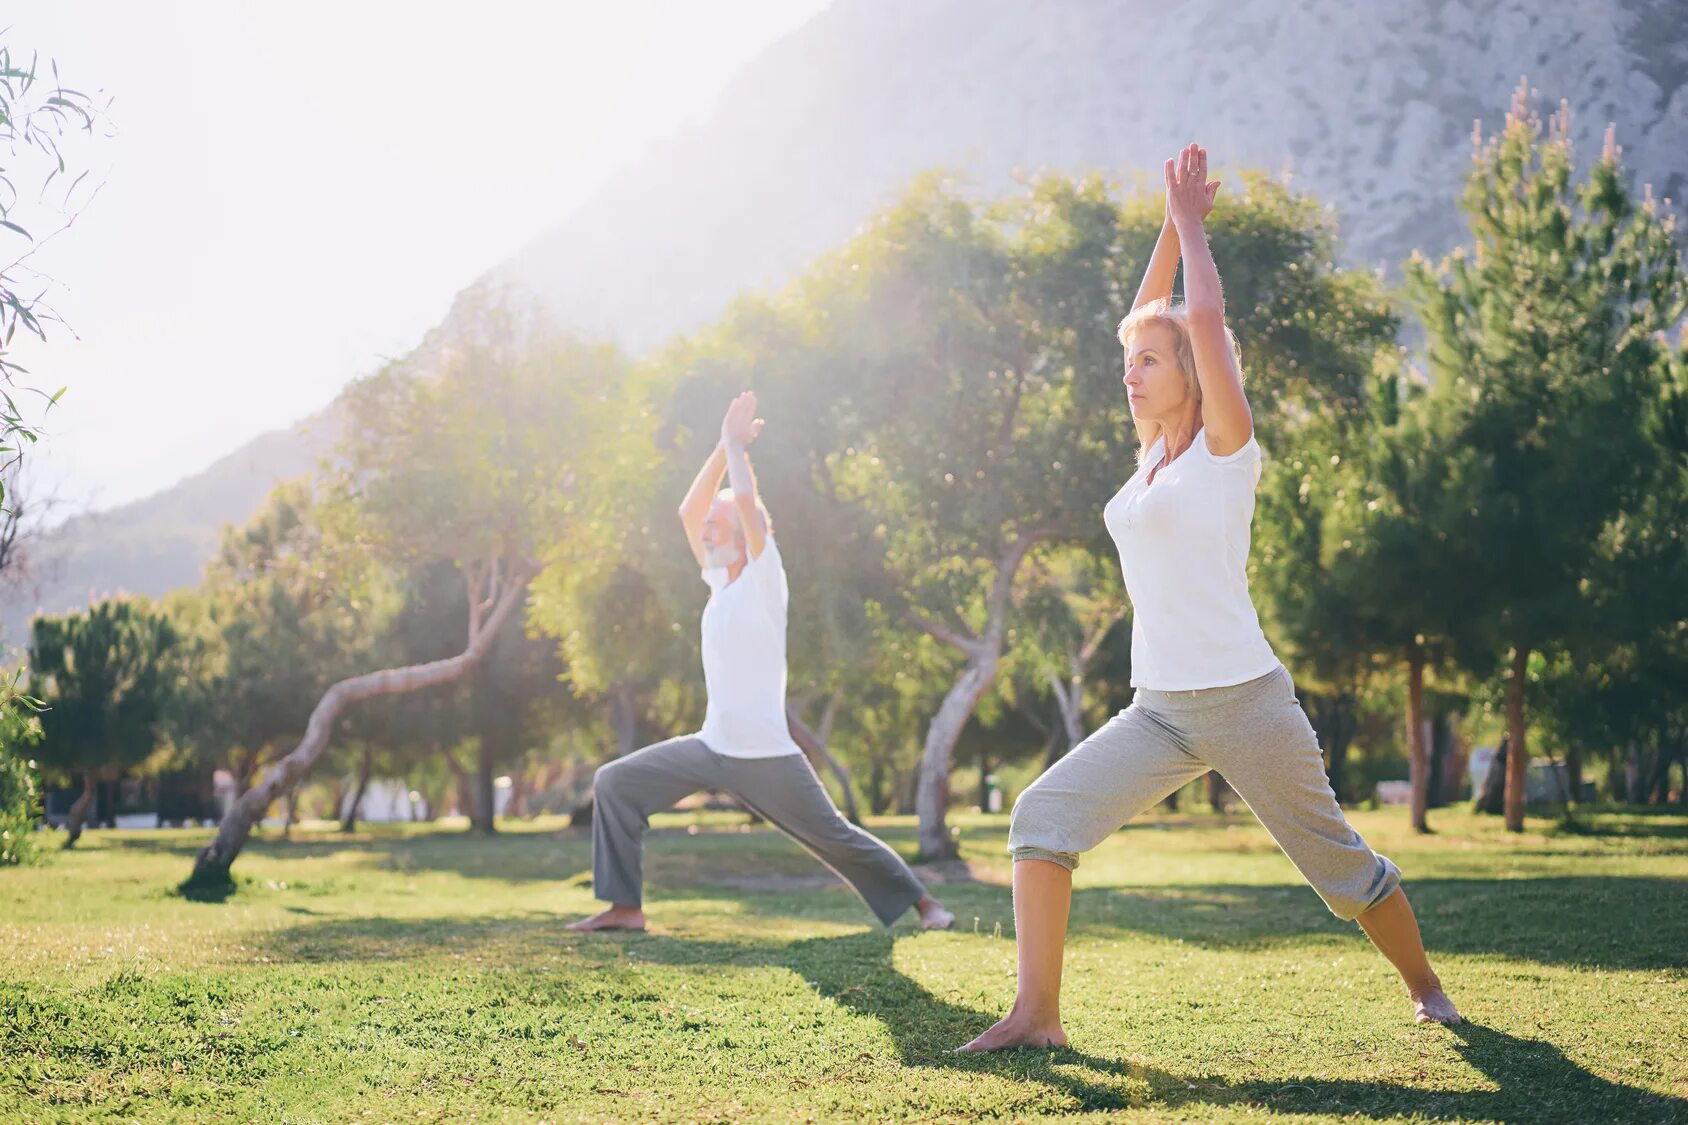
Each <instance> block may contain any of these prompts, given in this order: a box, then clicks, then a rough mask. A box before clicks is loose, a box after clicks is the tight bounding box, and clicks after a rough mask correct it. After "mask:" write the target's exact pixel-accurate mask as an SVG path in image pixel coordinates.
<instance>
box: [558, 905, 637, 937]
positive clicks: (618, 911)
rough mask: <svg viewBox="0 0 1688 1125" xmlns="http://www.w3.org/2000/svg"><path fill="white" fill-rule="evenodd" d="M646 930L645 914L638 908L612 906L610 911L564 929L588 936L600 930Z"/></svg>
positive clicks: (570, 924) (572, 923)
mask: <svg viewBox="0 0 1688 1125" xmlns="http://www.w3.org/2000/svg"><path fill="white" fill-rule="evenodd" d="M644 928H645V912H644V911H643V910H641V909H640V908H639V907H637V906H620V905H616V906H612V907H610V908H609V909H608V910H601V911H599V912H598V913H596V914H594V915H592V917H590V918H582V919H581V920H580V921H578V922H570V923H569V924H568V925H566V926H564V927H563V929H565V930H568V931H570V932H572V933H577V934H586V933H594V932H596V931H599V930H642V929H644Z"/></svg>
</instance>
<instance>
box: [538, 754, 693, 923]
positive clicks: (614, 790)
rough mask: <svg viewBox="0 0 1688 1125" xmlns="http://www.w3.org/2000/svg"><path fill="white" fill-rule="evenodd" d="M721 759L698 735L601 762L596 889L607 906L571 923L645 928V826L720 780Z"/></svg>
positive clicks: (596, 785)
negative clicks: (681, 800) (683, 799)
mask: <svg viewBox="0 0 1688 1125" xmlns="http://www.w3.org/2000/svg"><path fill="white" fill-rule="evenodd" d="M718 761H719V759H718V758H717V757H716V756H715V755H714V754H712V753H711V752H710V750H709V748H708V747H707V746H705V745H704V744H703V742H702V741H701V740H699V739H696V738H671V739H669V740H668V741H667V742H659V743H657V744H656V745H654V746H647V747H645V748H644V749H643V750H636V751H634V752H633V753H631V754H629V755H627V756H626V757H625V758H618V759H616V760H615V761H613V762H610V763H609V764H608V765H605V766H601V767H599V769H598V772H597V774H595V775H594V777H593V780H592V803H593V809H592V893H593V894H594V895H596V896H597V897H598V898H599V899H601V900H602V901H604V902H607V903H610V904H611V905H610V907H609V909H607V910H603V911H600V912H599V913H597V914H594V915H593V916H592V917H590V918H583V919H581V920H580V921H578V922H574V923H572V924H570V925H569V926H567V927H565V928H566V929H569V930H573V931H576V932H585V931H592V930H642V929H644V928H645V912H644V901H645V876H644V859H645V830H646V829H647V828H649V827H650V822H651V814H652V813H656V812H661V811H662V810H663V809H666V808H668V807H670V806H671V805H673V804H674V802H676V801H678V800H680V799H681V798H682V797H685V796H687V795H688V794H691V793H695V792H697V791H698V790H699V789H705V788H712V787H714V786H716V785H719V784H720V781H721V779H720V778H719V777H718V776H717V775H718V773H719V767H718V766H717V762H718Z"/></svg>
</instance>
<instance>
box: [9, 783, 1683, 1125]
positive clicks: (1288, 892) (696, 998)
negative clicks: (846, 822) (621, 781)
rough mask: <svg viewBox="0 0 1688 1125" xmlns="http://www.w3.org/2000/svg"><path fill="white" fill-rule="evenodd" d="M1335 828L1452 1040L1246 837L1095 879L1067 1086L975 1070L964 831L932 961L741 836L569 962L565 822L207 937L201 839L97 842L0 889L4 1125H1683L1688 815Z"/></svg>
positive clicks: (986, 972) (1107, 870)
mask: <svg viewBox="0 0 1688 1125" xmlns="http://www.w3.org/2000/svg"><path fill="white" fill-rule="evenodd" d="M1353 819H1354V821H1355V823H1356V825H1357V826H1358V827H1359V829H1360V830H1361V831H1362V832H1363V833H1364V834H1365V835H1366V836H1367V838H1368V839H1370V840H1371V842H1372V843H1373V845H1374V846H1375V847H1377V848H1378V850H1380V851H1382V852H1384V853H1385V854H1388V855H1390V856H1391V857H1392V858H1394V859H1395V860H1396V861H1397V862H1398V863H1399V864H1400V866H1401V867H1402V869H1403V870H1404V871H1405V872H1406V876H1407V880H1408V882H1407V887H1408V891H1409V893H1410V894H1411V896H1412V899H1413V902H1414V904H1415V905H1416V907H1417V909H1418V912H1419V917H1420V920H1421V922H1422V924H1423V927H1424V930H1425V937H1426V941H1427V944H1428V945H1429V947H1430V950H1431V955H1432V959H1433V960H1434V962H1435V964H1436V966H1437V968H1438V969H1439V970H1440V972H1441V974H1442V977H1443V980H1444V981H1445V982H1446V983H1447V985H1448V990H1449V992H1450V993H1451V994H1452V995H1453V997H1454V999H1455V1001H1456V1002H1457V1003H1458V1004H1459V1006H1460V1008H1461V1009H1462V1010H1463V1011H1464V1012H1465V1014H1466V1015H1467V1016H1468V1017H1469V1019H1470V1022H1469V1023H1468V1024H1467V1025H1464V1026H1462V1027H1458V1028H1451V1029H1450V1028H1438V1027H1421V1026H1417V1025H1414V1024H1412V1023H1411V1022H1410V1009H1409V1006H1408V1004H1407V1001H1406V999H1405V996H1404V994H1403V993H1402V991H1401V988H1400V985H1399V984H1398V982H1397V980H1396V979H1395V977H1394V975H1393V972H1392V971H1391V970H1390V969H1389V967H1388V965H1387V964H1386V963H1385V962H1384V961H1383V959H1382V958H1381V957H1380V956H1378V955H1377V954H1376V953H1375V952H1374V951H1373V950H1372V949H1371V948H1370V946H1368V945H1367V944H1366V943H1365V941H1364V939H1363V938H1362V937H1361V936H1360V934H1359V932H1358V930H1357V929H1356V928H1355V927H1354V926H1352V925H1346V924H1343V923H1340V922H1338V921H1336V920H1335V919H1334V918H1332V917H1331V916H1330V915H1329V914H1328V913H1327V912H1326V911H1325V909H1324V907H1323V906H1322V905H1321V904H1320V902H1319V900H1318V899H1317V897H1316V896H1315V895H1314V894H1313V892H1312V891H1311V890H1309V889H1307V888H1306V887H1305V886H1304V885H1303V884H1302V883H1301V882H1300V881H1299V879H1298V878H1297V876H1296V874H1295V871H1294V870H1293V869H1292V868H1291V867H1290V865H1289V863H1288V861H1287V860H1285V859H1284V858H1283V857H1282V856H1281V855H1280V854H1279V853H1278V852H1277V850H1276V849H1275V848H1274V847H1273V846H1272V843H1271V841H1270V840H1269V839H1268V838H1267V837H1266V835H1265V833H1264V832H1263V831H1262V830H1261V829H1260V828H1259V827H1258V826H1257V825H1256V824H1255V823H1254V821H1253V820H1252V819H1251V818H1248V817H1247V815H1246V814H1243V815H1241V816H1233V817H1230V818H1220V817H1215V816H1210V815H1199V816H1194V817H1182V818H1180V817H1175V816H1161V817H1149V818H1145V819H1144V820H1142V821H1140V822H1138V823H1137V824H1135V825H1133V826H1132V827H1131V828H1129V829H1127V830H1125V831H1122V832H1120V833H1118V834H1116V835H1115V836H1113V837H1112V838H1111V839H1110V840H1109V841H1108V842H1107V843H1106V844H1105V845H1104V846H1103V847H1102V848H1100V849H1098V850H1097V851H1096V852H1095V853H1093V854H1092V855H1090V856H1087V857H1086V860H1085V863H1084V865H1083V866H1082V867H1080V869H1079V871H1078V874H1077V891H1076V900H1075V903H1074V909H1073V923H1072V941H1071V944H1070V946H1069V949H1068V957H1067V990H1066V1007H1065V1013H1064V1014H1065V1017H1066V1025H1067V1030H1068V1032H1069V1034H1070V1035H1071V1036H1072V1041H1073V1045H1074V1046H1073V1049H1070V1050H1060V1051H1054V1052H1032V1051H1020V1052H1013V1053H1009V1054H1004V1055H997V1056H989V1057H965V1058H958V1057H955V1056H951V1055H948V1054H946V1051H947V1049H948V1048H950V1047H952V1046H954V1045H956V1044H958V1043H961V1042H963V1041H965V1040H967V1039H968V1038H970V1037H971V1036H973V1035H974V1034H976V1033H977V1032H979V1031H980V1030H982V1029H983V1028H984V1027H985V1026H987V1025H988V1024H989V1023H990V1022H991V1021H992V1020H993V1019H994V1018H995V1017H996V1016H997V1015H998V1014H999V1013H1001V1012H1002V1011H1003V1010H1005V1009H1006V1007H1007V1005H1008V1002H1009V1000H1010V998H1011V996H1012V994H1013V987H1014V944H1013V928H1012V916H1011V911H1010V903H1009V893H1008V889H1007V885H1006V883H1007V877H1008V863H1007V860H1006V857H1005V856H1004V855H1003V842H1004V837H1005V833H1006V829H1007V825H1006V820H1005V818H1002V817H973V818H966V817H963V818H960V820H959V823H960V825H961V827H962V845H963V851H964V854H965V856H966V859H967V861H968V864H969V866H970V868H971V871H972V875H973V878H971V879H966V878H958V877H956V873H953V872H952V873H951V881H948V882H946V883H945V884H944V885H943V886H941V887H939V888H937V890H938V893H939V894H940V896H941V897H942V898H944V899H945V901H946V902H948V903H949V904H950V905H951V906H952V907H953V908H954V909H955V910H956V913H957V914H958V916H959V918H960V922H959V923H958V925H957V927H956V929H955V930H954V931H952V932H949V933H935V934H923V933H917V932H915V931H914V930H913V929H912V927H911V925H910V923H909V922H908V921H906V920H905V921H904V922H903V923H902V924H901V925H899V926H898V927H897V928H896V929H895V930H893V931H891V932H889V933H887V932H884V931H881V930H879V929H877V928H875V927H874V926H873V925H872V921H871V918H870V916H869V915H868V913H867V911H866V909H865V908H863V907H862V906H861V905H860V904H859V903H858V902H857V901H856V899H855V898H854V897H853V896H852V895H850V894H849V893H848V891H846V890H844V889H843V888H842V887H841V886H839V885H837V884H835V883H832V882H830V881H829V880H828V878H827V877H826V876H825V873H824V872H820V870H819V868H818V867H816V865H814V864H813V862H812V861H811V860H809V859H808V858H807V857H806V856H804V855H803V854H802V853H801V852H800V851H799V850H798V849H797V848H796V847H795V846H794V845H792V844H790V843H788V842H786V841H785V840H784V839H783V838H782V837H780V836H778V835H777V834H774V833H771V832H769V831H766V830H757V831H741V830H739V828H738V827H737V823H736V821H737V818H734V817H730V816H729V817H722V816H715V817H712V818H708V819H702V818H699V817H695V816H692V815H690V814H674V815H669V816H667V817H665V818H660V820H659V824H660V825H661V826H662V830H661V831H659V832H657V833H655V834H653V836H652V838H651V841H650V846H649V849H648V852H649V861H648V874H649V876H650V881H651V893H650V896H649V899H648V901H647V904H646V909H647V913H648V914H649V915H650V918H651V921H652V925H653V927H654V929H653V932H651V933H649V934H644V935H622V936H613V937H612V936H582V937H576V936H573V935H565V934H564V933H563V932H562V924H563V923H564V922H567V921H570V920H572V919H573V918H576V917H579V916H580V915H581V914H583V913H585V912H587V911H589V910H591V909H593V908H594V905H593V900H592V897H591V889H590V881H589V874H588V873H589V865H590V841H589V839H587V838H585V837H583V836H580V835H576V834H573V833H570V832H568V831H565V830H562V828H561V826H560V825H559V824H557V823H554V822H553V823H547V822H543V821H542V822H539V823H536V824H533V825H526V824H522V825H515V826H513V827H512V828H511V830H510V831H508V832H506V833H505V834H504V835H502V836H501V837H499V838H497V839H494V840H471V839H466V838H463V837H461V836H458V835H456V834H455V833H452V832H449V831H445V830H443V829H441V828H439V827H437V826H419V827H420V828H423V829H425V830H420V831H419V830H414V829H411V828H409V827H408V826H407V827H404V828H391V829H377V830H371V831H368V832H365V833H363V834H360V835H357V836H353V837H341V836H339V835H337V834H331V833H329V832H327V831H326V830H324V831H321V832H314V833H313V832H306V833H303V834H301V833H297V832H296V833H295V840H294V841H293V842H291V843H282V842H278V841H266V842H262V843H258V844H255V845H254V846H253V847H251V848H249V849H248V851H247V854H246V855H245V856H244V857H242V858H241V860H240V861H239V863H238V864H237V865H236V868H235V870H236V873H237V876H238V877H239V878H240V879H241V883H242V885H241V887H240V889H239V891H238V893H236V894H235V895H234V896H232V897H231V898H229V899H227V900H226V901H223V902H194V901H188V900H186V899H183V898H180V897H177V896H175V895H174V894H172V893H171V890H170V888H171V887H172V886H173V885H174V883H176V882H177V881H179V880H180V879H181V878H182V877H183V876H184V875H186V873H187V870H188V866H189V860H190V858H191V855H192V852H193V850H194V848H195V847H196V846H197V845H198V844H199V843H201V842H202V841H203V840H204V839H205V837H206V835H207V833H204V832H198V831H181V832H177V831H154V832H93V833H90V834H89V836H87V837H85V838H84V846H83V847H81V848H79V849H78V850H77V851H76V852H74V853H70V854H55V855H54V856H52V857H51V858H50V859H49V860H48V861H47V862H46V863H45V864H43V865H40V866H36V867H31V868H24V869H16V870H4V871H0V951H3V955H0V1121H8V1122H9V1121H30V1122H54V1121H108V1120H110V1121H115V1120H145V1121H173V1120H180V1121H236V1120H239V1121H244V1120H259V1121H290V1122H294V1121H297V1122H306V1121H406V1122H409V1121H436V1120H450V1121H464V1120H476V1121H479V1120H490V1121H505V1120H509V1121H534V1120H548V1121H553V1122H562V1121H577V1120H585V1121H598V1120H632V1119H636V1120H672V1121H744V1120H811V1119H813V1120H857V1119H887V1120H923V1121H925V1120H931V1121H940V1120H942V1121H950V1120H971V1119H976V1118H1001V1119H1008V1120H1036V1119H1046V1118H1061V1119H1069V1120H1088V1119H1098V1120H1099V1119H1102V1118H1108V1119H1110V1120H1113V1119H1121V1120H1128V1121H1160V1120H1197V1121H1213V1120H1219V1121H1231V1120H1255V1119H1260V1118H1284V1119H1294V1120H1297V1121H1327V1120H1365V1121H1372V1120H1388V1121H1394V1120H1417V1119H1427V1118H1462V1119H1478V1120H1492V1121H1579V1122H1613V1121H1667V1120H1673V1121H1688V971H1685V968H1688V817H1684V816H1669V815H1644V814H1640V813H1636V814H1606V815H1601V816H1596V817H1589V818H1586V823H1587V825H1588V826H1589V829H1590V830H1585V832H1583V833H1582V834H1577V835H1568V834H1561V833H1557V832H1555V831H1554V830H1553V829H1552V826H1551V825H1550V824H1549V822H1546V821H1539V822H1538V821H1532V822H1531V831H1530V832H1528V833H1526V834H1524V835H1522V836H1508V835H1506V834H1505V833H1504V832H1502V831H1500V830H1499V827H1498V823H1497V822H1496V821H1495V820H1492V819H1477V818H1472V817H1469V816H1467V815H1465V814H1462V813H1455V812H1448V811H1442V812H1440V813H1439V814H1433V823H1434V824H1435V825H1436V826H1437V827H1438V828H1439V829H1440V831H1439V833H1438V834H1437V835H1435V836H1431V837H1428V838H1422V839H1420V838H1414V837H1413V836H1412V835H1411V834H1410V833H1409V832H1408V831H1407V830H1406V814H1405V812H1404V811H1403V810H1399V809H1395V810H1385V811H1382V812H1376V813H1357V814H1355V815H1354V817H1353ZM323 827H324V829H326V826H323ZM875 827H876V828H877V830H878V831H880V832H881V833H882V834H883V835H884V836H885V837H886V838H887V839H888V840H889V841H890V842H891V843H892V844H893V845H894V846H896V847H897V848H899V849H901V850H903V851H904V853H905V854H908V853H909V852H910V851H911V850H912V848H913V840H914V829H913V825H912V823H911V822H909V821H907V820H902V819H894V820H888V821H884V822H880V823H878V824H877V825H876V826H875ZM817 873H818V877H817Z"/></svg>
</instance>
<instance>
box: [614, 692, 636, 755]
mask: <svg viewBox="0 0 1688 1125" xmlns="http://www.w3.org/2000/svg"><path fill="white" fill-rule="evenodd" d="M638 702H639V700H638V695H637V694H636V693H635V692H634V690H633V687H632V685H631V684H627V683H617V684H616V685H615V686H614V687H612V688H611V689H610V727H611V729H613V730H614V731H615V756H616V757H618V758H625V757H627V755H629V754H631V753H633V751H635V750H637V749H638V748H639V707H638Z"/></svg>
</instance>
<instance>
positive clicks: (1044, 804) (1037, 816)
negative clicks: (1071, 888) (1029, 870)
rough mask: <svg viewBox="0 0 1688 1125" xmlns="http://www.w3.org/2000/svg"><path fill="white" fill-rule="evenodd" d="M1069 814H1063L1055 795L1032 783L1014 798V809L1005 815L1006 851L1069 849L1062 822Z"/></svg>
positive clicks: (1063, 850)
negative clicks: (1006, 828)
mask: <svg viewBox="0 0 1688 1125" xmlns="http://www.w3.org/2000/svg"><path fill="white" fill-rule="evenodd" d="M1070 816H1071V810H1067V813H1066V815H1065V816H1063V814H1062V809H1061V807H1060V801H1059V799H1058V798H1056V797H1055V796H1054V795H1053V794H1051V793H1049V792H1047V791H1046V790H1042V789H1039V788H1038V785H1037V782H1033V783H1032V784H1031V785H1030V786H1028V787H1027V788H1026V789H1025V790H1024V791H1023V792H1021V794H1020V796H1019V797H1018V798H1016V799H1015V801H1014V810H1013V811H1012V812H1011V813H1009V814H1008V850H1009V851H1010V852H1012V853H1015V854H1018V853H1019V852H1020V851H1021V850H1022V849H1031V850H1034V851H1040V852H1066V851H1068V850H1069V849H1068V848H1067V847H1066V846H1065V845H1066V843H1067V841H1066V839H1065V833H1064V832H1062V825H1063V824H1064V823H1065V821H1066V820H1067V819H1069V818H1070Z"/></svg>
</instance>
